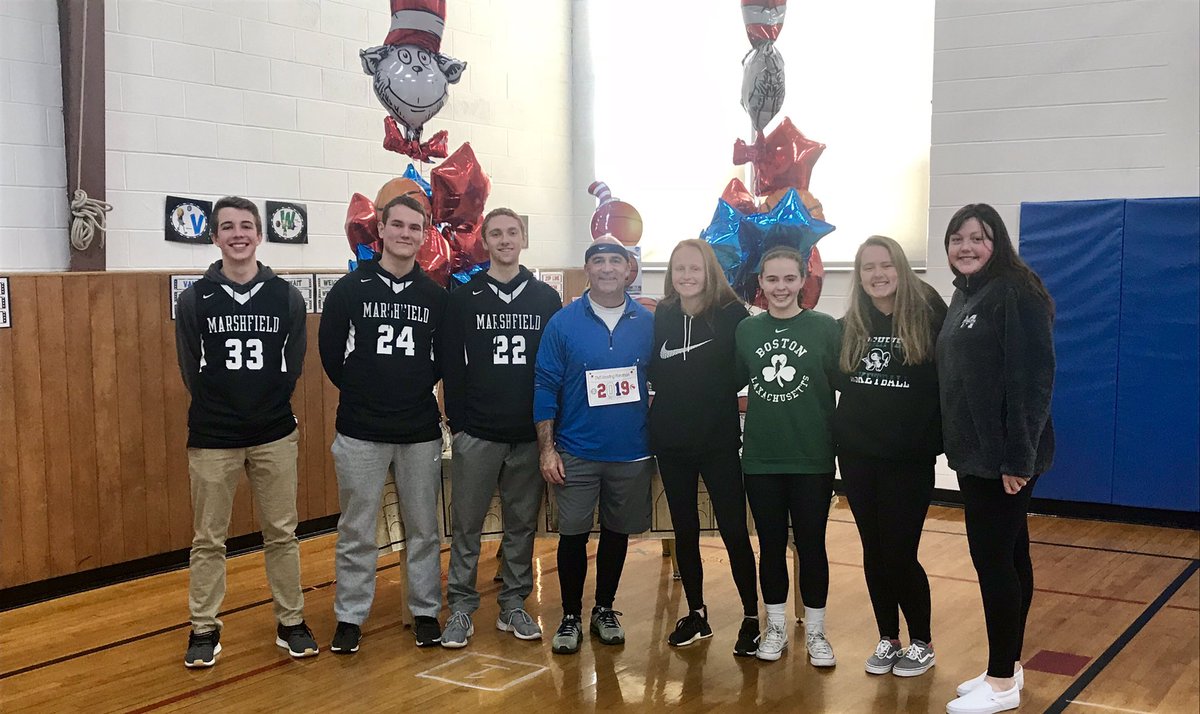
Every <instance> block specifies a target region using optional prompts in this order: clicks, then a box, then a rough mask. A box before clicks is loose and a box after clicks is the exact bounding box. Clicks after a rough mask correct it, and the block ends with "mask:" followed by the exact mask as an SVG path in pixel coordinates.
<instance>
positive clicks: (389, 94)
mask: <svg viewBox="0 0 1200 714" xmlns="http://www.w3.org/2000/svg"><path fill="white" fill-rule="evenodd" d="M358 55H359V58H360V59H361V60H362V67H363V71H364V72H366V73H367V74H369V75H371V76H372V77H373V78H374V87H375V96H376V97H377V98H378V99H379V103H380V104H382V105H383V106H384V108H385V109H387V110H388V113H389V114H391V115H392V118H394V119H395V120H396V121H397V122H399V123H400V125H401V126H403V127H404V130H405V134H406V136H405V137H404V138H406V139H410V140H412V141H420V140H421V127H423V126H424V125H425V122H427V121H429V120H430V119H432V118H433V116H434V115H435V114H437V113H438V112H439V111H440V110H441V108H442V105H444V104H445V103H446V92H447V87H448V86H449V85H451V84H454V83H456V82H458V80H459V78H461V77H462V73H463V72H464V71H465V70H466V69H467V63H466V62H463V61H462V60H456V59H454V58H453V57H448V56H446V55H443V54H441V53H438V52H430V51H428V50H426V49H423V48H421V47H418V46H417V45H380V46H379V47H371V48H368V49H365V50H361V51H359V53H358Z"/></svg>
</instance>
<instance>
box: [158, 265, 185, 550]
mask: <svg viewBox="0 0 1200 714" xmlns="http://www.w3.org/2000/svg"><path fill="white" fill-rule="evenodd" d="M158 278H159V280H161V281H162V282H163V285H164V286H165V288H164V289H166V290H169V289H170V284H169V278H168V277H167V276H165V275H159V276H158ZM166 299H167V298H166V296H165V295H164V297H162V298H161V300H162V301H163V302H162V304H163V305H164V306H166V302H165V301H166ZM159 324H160V327H161V331H162V346H163V347H162V349H163V354H162V363H163V391H162V393H163V402H164V403H165V408H164V413H163V428H164V431H165V433H164V438H165V442H166V475H167V510H168V512H169V513H170V514H171V517H170V524H169V528H170V537H171V546H170V548H168V550H180V549H182V548H189V547H191V544H192V490H191V477H190V476H189V475H188V458H187V436H188V435H187V412H188V406H189V405H190V404H191V401H192V397H191V395H190V394H188V391H187V387H185V386H184V385H183V376H182V375H181V374H180V372H179V356H178V353H177V352H176V349H175V321H174V320H172V319H171V315H170V310H169V308H164V310H163V318H162V320H161V321H160V323H159Z"/></svg>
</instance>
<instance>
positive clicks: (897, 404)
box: [833, 283, 946, 461]
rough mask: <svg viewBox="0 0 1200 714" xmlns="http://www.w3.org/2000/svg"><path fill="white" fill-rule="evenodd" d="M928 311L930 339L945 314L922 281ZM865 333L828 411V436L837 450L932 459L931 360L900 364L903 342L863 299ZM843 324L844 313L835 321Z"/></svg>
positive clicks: (935, 408) (938, 440)
mask: <svg viewBox="0 0 1200 714" xmlns="http://www.w3.org/2000/svg"><path fill="white" fill-rule="evenodd" d="M922 285H923V286H924V290H925V296H924V297H925V301H926V304H927V305H928V309H929V311H930V313H931V314H930V318H929V319H930V325H929V329H930V336H931V337H932V338H933V339H934V341H936V339H937V335H938V332H939V331H940V330H941V329H942V322H943V321H944V320H945V319H946V301H945V300H943V299H942V296H940V295H938V294H937V291H936V290H934V289H933V288H932V287H930V286H929V285H926V284H925V283H922ZM867 314H868V315H869V316H870V319H871V324H870V325H869V329H870V333H871V337H870V339H869V340H868V341H867V352H866V354H865V355H863V356H862V359H860V360H859V361H858V364H857V367H856V369H855V370H854V371H853V372H852V373H850V374H847V375H843V380H842V382H841V383H840V384H839V385H838V388H839V389H840V390H841V392H842V396H841V398H840V399H839V400H838V405H837V410H836V411H834V413H833V438H834V442H835V443H836V445H837V452H838V453H839V454H848V455H853V456H859V457H864V456H865V457H870V458H876V459H890V460H895V461H910V460H917V459H933V458H934V457H936V456H937V455H938V454H940V453H942V417H941V409H940V407H939V402H938V376H937V365H936V364H935V363H934V359H933V343H930V345H929V346H930V353H929V359H928V360H927V361H925V362H923V363H921V364H916V365H907V364H905V363H904V360H905V355H904V343H903V341H902V340H901V339H900V338H899V337H897V336H895V334H894V331H893V325H892V316H891V315H884V314H883V313H882V312H880V311H879V310H878V309H876V307H875V306H874V305H873V304H870V303H869V302H868V304H867ZM839 322H842V323H844V322H845V318H843V319H842V320H839Z"/></svg>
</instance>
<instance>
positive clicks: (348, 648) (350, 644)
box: [329, 622, 362, 654]
mask: <svg viewBox="0 0 1200 714" xmlns="http://www.w3.org/2000/svg"><path fill="white" fill-rule="evenodd" d="M361 639H362V628H361V627H359V626H358V625H353V624H351V623H349V622H339V623H338V624H337V629H336V630H334V631H333V642H331V643H330V644H329V649H330V650H331V651H332V652H334V653H335V654H354V653H355V652H357V651H358V641H359V640H361Z"/></svg>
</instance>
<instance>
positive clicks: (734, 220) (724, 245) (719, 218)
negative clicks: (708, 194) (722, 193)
mask: <svg viewBox="0 0 1200 714" xmlns="http://www.w3.org/2000/svg"><path fill="white" fill-rule="evenodd" d="M743 218H745V216H744V215H743V214H742V212H741V211H739V210H737V209H736V208H734V207H733V206H731V205H730V204H729V202H727V201H725V200H724V199H719V200H718V201H717V210H716V211H715V212H714V213H713V217H712V222H711V223H709V224H708V227H707V228H705V229H704V230H702V231H700V239H701V240H703V241H705V242H706V243H708V244H709V245H711V246H712V249H713V252H714V253H716V254H717V262H718V263H720V264H721V269H722V270H724V271H725V279H726V280H728V281H729V283H730V284H731V285H732V284H733V280H734V278H735V277H736V275H737V272H738V269H739V268H740V267H741V266H742V262H743V261H744V260H745V257H746V256H745V253H744V252H743V251H742V246H741V243H740V242H739V240H738V231H739V226H740V225H741V222H742V219H743Z"/></svg>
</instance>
